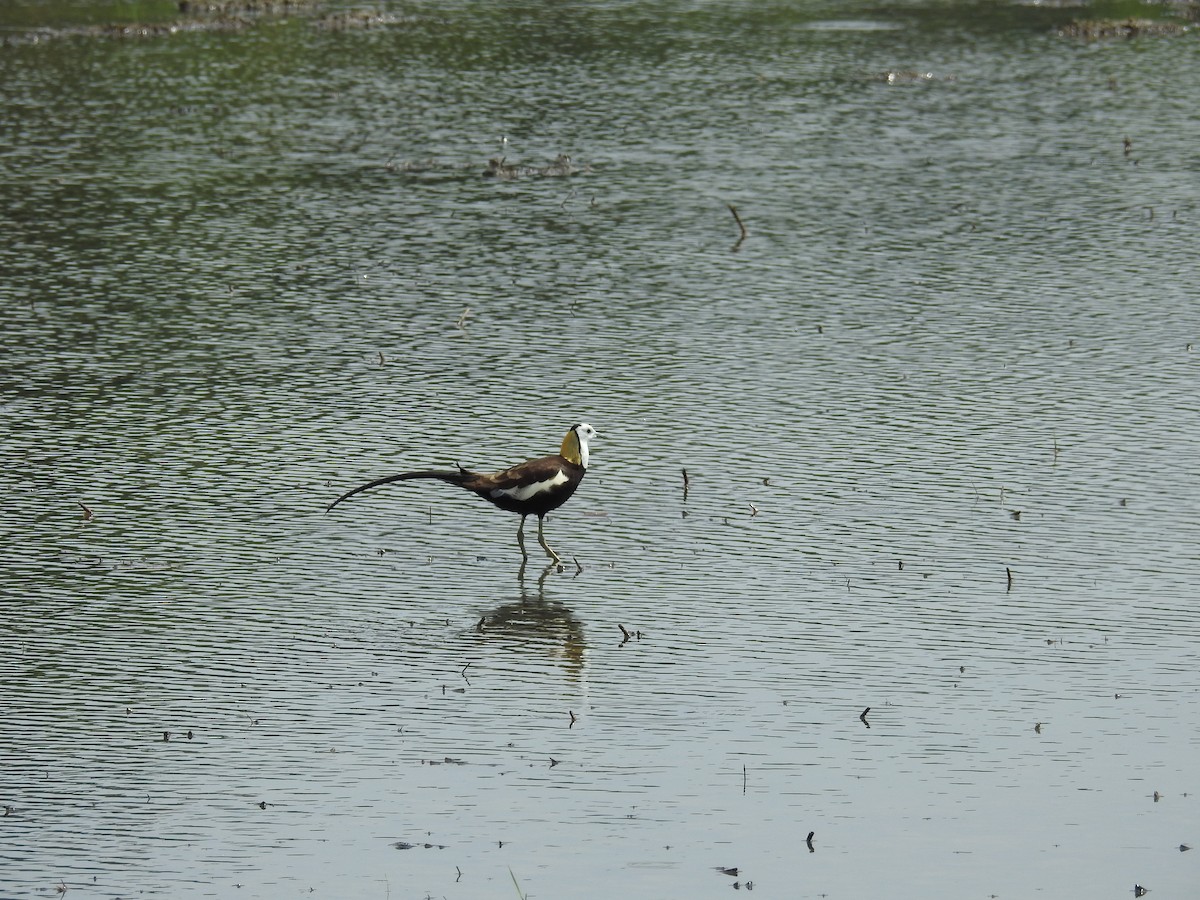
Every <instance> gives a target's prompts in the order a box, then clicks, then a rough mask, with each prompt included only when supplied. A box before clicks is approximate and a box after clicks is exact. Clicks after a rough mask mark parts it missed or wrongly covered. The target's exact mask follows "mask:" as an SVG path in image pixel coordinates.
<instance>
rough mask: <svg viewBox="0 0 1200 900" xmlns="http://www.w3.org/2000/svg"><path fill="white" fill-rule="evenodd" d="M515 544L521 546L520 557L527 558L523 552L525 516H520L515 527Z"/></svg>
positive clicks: (527, 555) (526, 554)
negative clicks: (519, 520) (519, 521)
mask: <svg viewBox="0 0 1200 900" xmlns="http://www.w3.org/2000/svg"><path fill="white" fill-rule="evenodd" d="M517 546H518V547H520V548H521V559H529V554H528V553H526V552H525V517H524V516H521V524H520V525H519V526H518V527H517Z"/></svg>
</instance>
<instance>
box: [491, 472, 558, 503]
mask: <svg viewBox="0 0 1200 900" xmlns="http://www.w3.org/2000/svg"><path fill="white" fill-rule="evenodd" d="M567 481H568V478H567V476H566V474H565V473H564V472H563V470H562V469H559V470H558V473H557V474H556V475H554V477H552V478H547V479H546V480H545V481H535V482H533V483H532V484H523V485H521V486H520V487H515V488H497V489H496V490H494V491H492V496H493V497H512V498H513V499H514V500H528V499H529V498H530V497H536V496H537V495H538V494H543V493H545V492H546V491H552V490H554V489H555V488H556V487H558V486H559V485H560V484H566V483H567Z"/></svg>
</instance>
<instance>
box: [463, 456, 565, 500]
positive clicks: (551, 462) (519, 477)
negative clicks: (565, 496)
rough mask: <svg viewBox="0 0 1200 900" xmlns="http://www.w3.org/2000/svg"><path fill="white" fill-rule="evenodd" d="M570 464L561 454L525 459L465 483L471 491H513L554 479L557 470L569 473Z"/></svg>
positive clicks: (476, 476) (479, 475)
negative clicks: (502, 469) (510, 466)
mask: <svg viewBox="0 0 1200 900" xmlns="http://www.w3.org/2000/svg"><path fill="white" fill-rule="evenodd" d="M570 468H571V464H570V463H569V462H567V461H566V460H565V459H563V458H562V457H561V456H543V457H540V458H538V459H530V460H526V461H525V462H523V463H518V464H517V465H515V466H513V467H512V468H510V469H505V470H504V471H502V472H492V473H489V474H478V475H475V476H474V477H473V478H472V479H471V480H470V482H469V483H468V484H467V485H465V486H466V487H469V488H470V489H471V490H473V491H479V492H484V491H487V492H491V491H513V490H519V489H520V488H522V487H528V486H532V485H535V484H541V483H543V482H548V481H552V480H554V479H555V478H556V477H557V476H558V473H559V472H563V473H564V474H569V470H570Z"/></svg>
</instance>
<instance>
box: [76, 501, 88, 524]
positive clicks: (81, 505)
mask: <svg viewBox="0 0 1200 900" xmlns="http://www.w3.org/2000/svg"><path fill="white" fill-rule="evenodd" d="M75 502H76V503H79V501H78V500H76V501H75ZM79 508H80V509H82V510H83V521H85V522H86V521H87V520H88V519H90V518H91V517H92V511H91V510H90V509H88V508H87V507H86V506H84V505H83V504H82V503H79Z"/></svg>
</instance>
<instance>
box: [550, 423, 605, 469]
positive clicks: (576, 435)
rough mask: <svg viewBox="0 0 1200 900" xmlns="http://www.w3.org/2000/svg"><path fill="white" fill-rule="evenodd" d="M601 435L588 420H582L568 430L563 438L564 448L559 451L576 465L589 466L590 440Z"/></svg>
mask: <svg viewBox="0 0 1200 900" xmlns="http://www.w3.org/2000/svg"><path fill="white" fill-rule="evenodd" d="M595 437H599V433H598V432H597V431H596V429H595V428H593V427H592V426H591V425H589V424H588V423H587V422H581V423H580V424H578V425H576V426H574V427H573V428H572V429H571V430H570V431H568V432H567V436H566V437H565V438H563V442H562V449H561V450H560V451H559V453H561V454H562V455H563V457H565V458H566V459H569V460H570V461H571V462H573V463H575V464H576V465H579V466H583V467H584V468H585V469H586V468H587V466H588V441H590V440H591V439H592V438H595Z"/></svg>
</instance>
